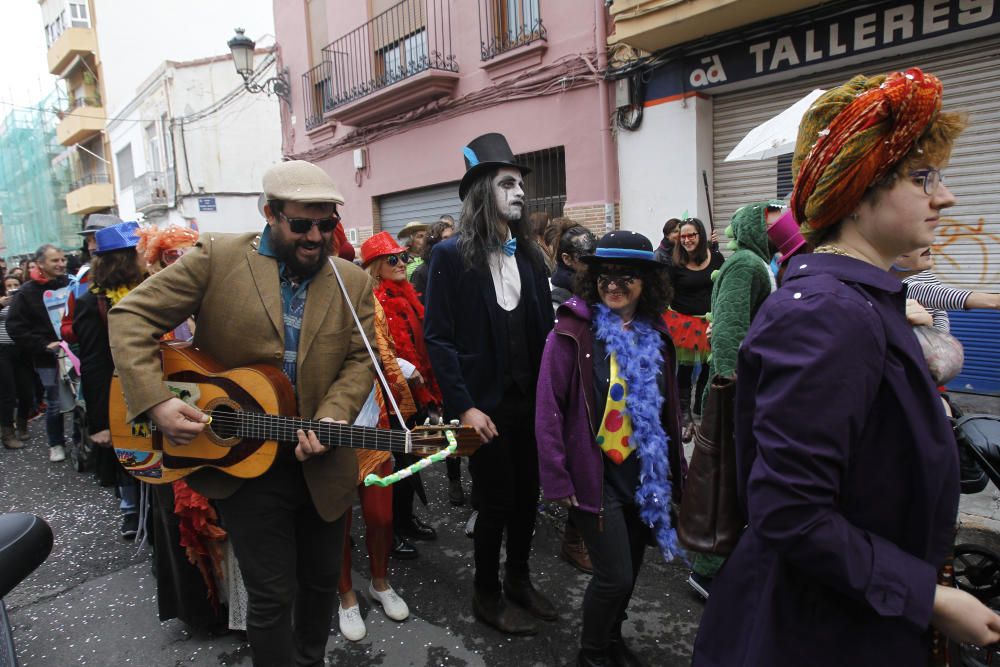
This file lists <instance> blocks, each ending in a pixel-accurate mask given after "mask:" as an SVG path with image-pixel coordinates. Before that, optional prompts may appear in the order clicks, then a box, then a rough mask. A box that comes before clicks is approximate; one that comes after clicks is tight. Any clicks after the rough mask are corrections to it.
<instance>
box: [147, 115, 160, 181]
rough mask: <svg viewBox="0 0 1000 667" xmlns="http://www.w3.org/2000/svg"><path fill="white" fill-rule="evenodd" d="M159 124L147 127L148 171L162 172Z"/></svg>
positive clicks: (151, 124)
mask: <svg viewBox="0 0 1000 667" xmlns="http://www.w3.org/2000/svg"><path fill="white" fill-rule="evenodd" d="M156 126H157V123H150V124H149V125H147V126H146V158H147V163H146V165H147V169H146V171H162V170H163V161H162V160H161V158H160V133H159V130H158V129H157V127H156Z"/></svg>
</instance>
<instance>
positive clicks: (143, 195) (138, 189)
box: [132, 171, 174, 217]
mask: <svg viewBox="0 0 1000 667" xmlns="http://www.w3.org/2000/svg"><path fill="white" fill-rule="evenodd" d="M173 185H174V174H173V172H172V171H147V172H146V173H145V174H142V175H141V176H139V177H138V178H136V179H135V181H133V182H132V196H133V198H134V200H135V210H136V211H137V212H138V213H142V214H143V215H145V216H146V217H155V216H157V215H159V214H162V213H163V211H165V210H167V209H168V208H169V207H170V204H171V203H172V199H173V197H172V195H173V191H174V187H173Z"/></svg>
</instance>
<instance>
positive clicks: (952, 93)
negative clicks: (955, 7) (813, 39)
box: [712, 37, 1000, 392]
mask: <svg viewBox="0 0 1000 667" xmlns="http://www.w3.org/2000/svg"><path fill="white" fill-rule="evenodd" d="M998 61H1000V38H998V37H990V38H988V39H983V40H978V41H973V42H965V43H963V44H961V45H956V46H951V47H947V48H938V49H934V50H930V51H923V52H919V53H913V54H909V55H905V56H894V57H891V58H886V59H883V60H878V61H875V62H871V63H867V64H860V65H854V66H852V67H850V68H845V69H839V70H836V71H831V72H823V73H817V74H812V75H809V76H807V77H802V78H799V79H795V80H793V81H789V82H782V83H779V84H775V85H771V86H766V87H758V88H754V89H751V90H742V91H739V92H733V93H725V94H721V95H716V96H715V97H714V98H713V114H714V121H713V131H714V145H713V150H714V156H713V169H714V184H713V185H714V187H713V198H712V203H713V213H714V214H715V220H716V225H717V226H718V227H719V228H725V226H726V225H728V224H729V220H730V218H731V217H732V214H733V213H734V212H735V211H736V209H737V208H739V207H740V206H743V205H744V204H747V203H749V202H754V201H759V200H763V199H768V198H770V197H774V196H775V195H776V193H777V191H778V178H779V169H778V160H777V159H773V158H772V159H769V160H760V161H741V162H724V160H725V158H726V155H728V154H729V152H730V151H731V150H732V149H733V147H734V146H735V145H736V144H737V143H738V142H739V141H740V139H742V138H743V137H744V136H745V135H746V133H747V132H749V131H750V130H751V129H752V128H754V127H755V126H757V125H758V124H760V123H763V122H764V121H766V120H767V119H769V118H771V117H773V116H775V115H777V114H778V113H780V112H781V111H783V110H784V109H786V108H787V107H789V106H791V105H792V104H794V103H795V101H796V100H798V99H800V98H802V97H804V96H805V95H806V94H808V93H809V91H811V90H812V89H814V88H824V89H828V88H830V87H831V86H835V85H839V84H841V83H843V82H845V81H847V80H848V79H849V78H850V77H851V76H853V75H854V74H858V73H865V74H877V73H881V72H889V71H894V70H901V69H905V68H907V67H913V66H917V67H920V68H922V69H924V70H925V71H928V72H931V73H933V74H935V75H937V76H938V77H940V78H941V81H942V83H943V84H944V108H945V110H951V111H965V112H967V113H968V114H969V127H968V129H967V130H966V131H965V132H964V133H962V135H961V136H960V137H959V139H958V141H957V142H956V144H955V149H954V151H953V153H952V157H951V162H950V164H949V165H947V168H946V169H945V170H944V175H945V179H946V182H947V183H948V187H949V189H950V190H951V191H952V192H953V193H954V194H955V197H956V199H957V202H958V203H957V204H956V206H955V207H954V208H951V209H948V210H946V211H945V212H944V215H943V216H942V221H941V225H940V226H939V227H938V230H937V231H938V234H937V244H936V246H935V254H936V260H937V264H936V267H935V273H936V274H937V275H938V277H939V278H940V279H941V281H942V282H944V283H945V284H948V285H952V286H954V287H962V288H966V289H975V290H981V291H988V292H996V291H998V288H1000V178H998V176H997V175H998V174H1000V68H997V67H996V63H997V62H998ZM992 317H994V316H993V314H992V313H976V312H972V313H959V314H955V315H953V329H954V331H955V334H956V336H957V337H958V338H959V340H961V341H962V342H963V343H964V344H965V347H966V370H965V371H963V375H962V376H960V377H959V378H957V379H956V381H955V383H953V385H952V387H954V388H956V389H958V388H960V387H963V388H966V389H969V388H974V390H975V391H990V392H996V391H1000V362H998V361H997V357H998V355H997V352H996V350H997V349H998V342H1000V341H998V339H997V334H995V333H994V332H996V331H997V328H996V326H995V323H996V319H991V318H992ZM991 324H992V326H991ZM963 378H964V379H963ZM969 378H972V379H969ZM985 387H989V388H986V389H984V388H985Z"/></svg>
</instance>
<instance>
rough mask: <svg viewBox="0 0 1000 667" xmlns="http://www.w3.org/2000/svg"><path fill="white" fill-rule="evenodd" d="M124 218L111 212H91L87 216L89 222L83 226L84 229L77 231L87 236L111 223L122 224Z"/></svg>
mask: <svg viewBox="0 0 1000 667" xmlns="http://www.w3.org/2000/svg"><path fill="white" fill-rule="evenodd" d="M121 222H122V219H121V218H119V217H118V216H117V215H111V214H109V213H91V214H90V215H88V216H87V222H86V224H85V225H84V227H83V231H80V232H77V234H79V235H80V236H87V235H88V234H94V233H95V232H97V230H98V229H104V228H105V227H110V226H111V225H119V224H121Z"/></svg>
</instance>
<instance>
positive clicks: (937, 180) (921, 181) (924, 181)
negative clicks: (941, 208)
mask: <svg viewBox="0 0 1000 667" xmlns="http://www.w3.org/2000/svg"><path fill="white" fill-rule="evenodd" d="M910 178H912V179H913V182H914V183H916V184H918V185H921V186H923V188H924V194H925V195H927V196H931V195H933V194H934V193H935V192H937V189H938V186H939V185H941V183H943V182H944V176H942V175H941V172H940V171H939V170H937V169H917V170H915V171H911V172H910Z"/></svg>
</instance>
